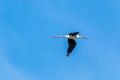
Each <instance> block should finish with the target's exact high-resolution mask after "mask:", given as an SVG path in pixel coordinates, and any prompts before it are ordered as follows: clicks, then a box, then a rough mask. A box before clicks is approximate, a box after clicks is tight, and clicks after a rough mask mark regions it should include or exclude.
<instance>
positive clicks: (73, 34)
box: [69, 32, 79, 36]
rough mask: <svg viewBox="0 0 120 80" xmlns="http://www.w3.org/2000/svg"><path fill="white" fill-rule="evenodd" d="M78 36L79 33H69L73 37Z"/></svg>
mask: <svg viewBox="0 0 120 80" xmlns="http://www.w3.org/2000/svg"><path fill="white" fill-rule="evenodd" d="M77 34H79V32H73V33H69V35H72V36H75V35H77Z"/></svg>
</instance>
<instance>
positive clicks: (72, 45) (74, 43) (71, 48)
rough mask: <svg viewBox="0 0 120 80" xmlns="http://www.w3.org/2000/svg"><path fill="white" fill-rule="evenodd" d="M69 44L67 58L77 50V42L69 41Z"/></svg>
mask: <svg viewBox="0 0 120 80" xmlns="http://www.w3.org/2000/svg"><path fill="white" fill-rule="evenodd" d="M68 44H69V47H68V50H67V56H69V54H70V53H71V52H72V51H73V49H74V48H75V46H76V42H75V40H73V39H68Z"/></svg>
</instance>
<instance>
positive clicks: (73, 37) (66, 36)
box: [64, 35, 82, 39]
mask: <svg viewBox="0 0 120 80" xmlns="http://www.w3.org/2000/svg"><path fill="white" fill-rule="evenodd" d="M64 38H68V39H77V38H82V36H79V35H75V36H71V35H65V36H64Z"/></svg>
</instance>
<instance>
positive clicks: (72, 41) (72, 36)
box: [53, 32, 87, 56]
mask: <svg viewBox="0 0 120 80" xmlns="http://www.w3.org/2000/svg"><path fill="white" fill-rule="evenodd" d="M78 34H79V32H73V33H69V35H65V36H53V38H67V39H68V44H69V46H68V50H67V56H69V55H70V53H71V52H72V51H73V49H74V48H75V46H76V41H75V39H87V38H86V37H84V36H79V35H78Z"/></svg>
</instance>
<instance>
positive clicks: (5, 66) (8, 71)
mask: <svg viewBox="0 0 120 80" xmlns="http://www.w3.org/2000/svg"><path fill="white" fill-rule="evenodd" d="M4 37H5V36H4ZM6 37H8V36H6ZM10 37H11V38H12V39H13V40H14V41H16V42H15V44H17V43H18V44H17V45H18V46H19V47H21V45H20V44H19V42H21V39H19V38H18V36H17V35H16V36H15V35H13V34H12V36H10ZM5 42H6V40H5V39H4V38H3V37H2V35H1V34H0V44H1V45H0V80H37V79H35V78H33V77H32V76H31V74H28V73H27V72H25V71H23V70H22V69H19V68H17V66H15V64H14V65H13V64H12V63H11V62H10V61H9V59H7V57H6V55H7V54H8V53H9V51H8V50H7V48H6V46H7V44H6V43H5ZM22 42H23V41H22ZM13 45H14V44H13ZM21 48H22V47H21Z"/></svg>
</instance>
